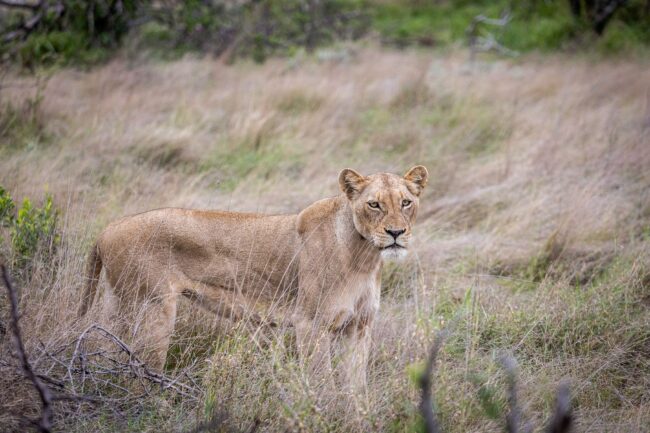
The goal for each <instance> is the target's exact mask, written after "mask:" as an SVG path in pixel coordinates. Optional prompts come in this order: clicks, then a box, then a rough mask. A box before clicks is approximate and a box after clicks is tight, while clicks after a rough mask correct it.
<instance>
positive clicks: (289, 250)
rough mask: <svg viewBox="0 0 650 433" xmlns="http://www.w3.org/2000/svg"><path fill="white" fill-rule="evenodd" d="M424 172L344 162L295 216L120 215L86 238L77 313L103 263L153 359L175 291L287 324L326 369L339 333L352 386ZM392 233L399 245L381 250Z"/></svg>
mask: <svg viewBox="0 0 650 433" xmlns="http://www.w3.org/2000/svg"><path fill="white" fill-rule="evenodd" d="M426 182H427V171H426V169H425V168H424V167H422V166H417V167H414V168H412V169H411V170H410V171H409V172H408V173H407V174H406V176H404V177H400V176H397V175H393V174H387V173H379V174H375V175H371V176H367V177H365V176H361V175H360V174H358V173H357V172H355V171H354V170H350V169H346V170H343V171H342V172H341V174H340V176H339V183H340V186H341V189H342V191H343V192H344V194H342V195H340V196H337V197H333V198H328V199H324V200H320V201H318V202H316V203H314V204H312V205H311V206H309V207H307V208H306V209H305V210H303V211H302V212H300V214H298V215H258V214H245V213H235V212H219V211H200V210H187V209H158V210H153V211H150V212H145V213H142V214H138V215H133V216H129V217H126V218H123V219H121V220H118V221H116V222H114V223H112V224H110V225H109V226H108V227H107V228H106V229H105V230H104V231H103V232H102V233H101V235H100V236H99V238H98V240H97V243H96V245H95V246H94V247H93V250H92V253H91V255H90V259H89V263H88V284H87V287H86V290H85V293H84V295H83V299H82V306H81V308H80V313H81V314H84V313H85V312H86V311H87V309H88V308H89V306H90V303H91V302H92V298H93V297H94V296H95V292H96V287H97V283H98V280H99V276H100V271H101V269H102V266H103V268H104V269H105V275H106V279H107V281H108V283H109V285H110V287H111V288H112V292H113V293H114V294H115V295H116V298H117V301H118V307H119V313H118V314H119V315H118V317H120V318H121V319H122V320H123V321H124V324H125V325H126V326H128V328H129V329H131V330H132V332H133V333H134V334H135V335H139V336H140V337H141V340H142V342H141V344H142V346H143V347H142V352H143V354H144V355H143V356H145V357H146V359H147V360H148V361H149V362H150V363H151V364H152V365H153V366H154V367H157V368H162V366H163V365H164V362H165V357H166V353H167V348H168V345H169V339H170V336H171V333H172V331H173V327H174V321H175V317H176V304H177V299H178V296H179V295H184V296H187V297H189V298H190V299H193V300H196V301H198V302H200V304H201V305H202V306H204V307H206V308H208V309H210V310H212V311H214V312H215V313H217V314H219V315H221V316H224V317H229V318H231V319H233V320H242V319H246V320H251V321H253V322H254V323H277V322H278V321H279V320H284V321H289V322H291V323H292V324H293V325H294V326H295V329H296V335H297V339H298V346H299V349H300V353H301V357H302V358H303V359H304V360H305V361H307V363H308V366H309V368H310V370H311V371H313V372H315V371H318V372H321V373H323V372H326V373H327V372H329V371H330V368H331V352H332V351H333V350H334V349H335V348H334V347H333V346H332V343H334V342H336V343H340V347H341V348H342V350H341V352H340V353H341V357H342V358H343V359H342V361H343V362H342V363H341V365H342V366H343V371H342V373H343V375H344V378H345V382H346V383H347V384H348V385H350V386H351V387H354V388H359V387H363V386H364V384H365V366H366V363H367V358H368V350H369V345H370V339H369V337H370V332H369V329H370V325H371V324H372V321H373V318H374V316H375V315H376V314H377V311H378V308H379V288H380V287H379V286H380V272H381V263H382V257H393V256H395V257H398V256H400V255H402V253H403V252H404V251H406V248H407V247H408V244H409V241H410V239H411V225H412V223H413V222H414V221H415V216H416V213H417V208H418V197H419V195H420V192H421V190H422V188H423V187H424V186H425V185H426ZM404 200H408V201H410V202H411V203H410V204H408V205H406V206H405V203H406V202H405V201H404ZM375 203H376V204H375ZM371 205H372V206H375V205H376V206H377V208H373V207H371ZM386 230H392V231H393V234H392V235H391V234H390V233H388V232H387V231H386ZM402 230H403V232H402V233H400V231H402ZM395 234H397V236H396V237H395ZM393 243H395V244H397V245H400V246H401V247H399V248H386V247H388V246H389V245H391V244H393ZM324 377H331V375H329V374H326V375H325V376H324Z"/></svg>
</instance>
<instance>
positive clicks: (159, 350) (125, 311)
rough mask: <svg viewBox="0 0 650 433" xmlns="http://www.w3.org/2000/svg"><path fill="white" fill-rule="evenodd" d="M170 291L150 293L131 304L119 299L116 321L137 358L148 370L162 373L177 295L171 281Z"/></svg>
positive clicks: (172, 326)
mask: <svg viewBox="0 0 650 433" xmlns="http://www.w3.org/2000/svg"><path fill="white" fill-rule="evenodd" d="M160 284H161V285H169V286H170V287H169V290H166V291H162V293H160V291H159V292H158V293H155V294H154V293H152V294H150V295H149V296H147V297H145V298H144V299H141V300H140V301H141V302H137V304H134V303H133V302H132V299H120V302H119V303H118V307H119V319H120V322H121V323H120V326H119V327H120V329H121V332H120V334H122V335H123V336H125V337H126V340H127V341H128V342H129V343H130V344H131V347H132V348H133V349H134V350H135V353H136V355H137V356H138V357H140V358H141V360H142V361H143V362H145V363H146V365H147V366H148V367H151V368H153V369H156V370H162V369H163V368H164V366H165V361H166V358H167V350H168V348H169V342H170V340H171V336H172V333H173V331H174V322H175V321H176V308H177V302H178V299H177V297H178V294H177V292H176V291H175V290H174V287H172V284H171V282H160Z"/></svg>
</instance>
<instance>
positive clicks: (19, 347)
mask: <svg viewBox="0 0 650 433" xmlns="http://www.w3.org/2000/svg"><path fill="white" fill-rule="evenodd" d="M0 268H1V269H2V280H3V282H4V284H5V287H6V288H7V292H8V294H9V303H10V304H11V329H12V336H13V339H14V345H15V346H16V352H17V354H18V358H19V359H20V362H21V366H22V369H23V373H24V374H25V376H26V377H27V379H29V381H30V382H32V384H33V385H34V388H35V389H36V391H37V392H38V395H39V397H40V399H41V418H40V419H39V420H38V424H37V427H38V431H40V432H42V433H49V432H51V431H52V393H51V392H50V390H49V388H48V387H46V386H45V385H44V384H43V383H42V382H41V380H40V379H39V378H38V376H37V375H36V374H35V373H34V370H33V369H32V366H31V364H30V363H29V359H28V358H27V353H26V352H25V346H24V345H23V340H22V336H21V332H20V326H19V324H18V319H19V317H20V316H19V314H18V299H17V297H16V291H15V290H14V287H13V286H12V285H11V281H10V280H9V274H8V272H7V268H6V267H5V266H4V265H0Z"/></svg>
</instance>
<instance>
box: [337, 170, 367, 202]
mask: <svg viewBox="0 0 650 433" xmlns="http://www.w3.org/2000/svg"><path fill="white" fill-rule="evenodd" d="M365 184H366V178H365V177H363V176H362V175H360V174H359V173H357V172H356V171H354V170H352V169H351V168H344V169H343V170H342V171H341V174H339V187H340V188H341V191H343V192H344V193H345V195H346V196H347V197H348V199H349V200H352V199H353V198H355V197H356V196H357V195H358V194H359V193H360V192H361V190H362V189H363V187H364V186H365Z"/></svg>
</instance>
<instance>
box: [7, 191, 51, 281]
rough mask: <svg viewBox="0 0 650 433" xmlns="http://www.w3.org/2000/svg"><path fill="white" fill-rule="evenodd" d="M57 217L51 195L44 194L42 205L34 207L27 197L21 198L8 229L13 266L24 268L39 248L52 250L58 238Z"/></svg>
mask: <svg viewBox="0 0 650 433" xmlns="http://www.w3.org/2000/svg"><path fill="white" fill-rule="evenodd" d="M57 217H58V212H57V210H56V209H55V208H54V204H53V202H52V196H50V195H47V196H46V198H45V202H44V203H43V205H42V207H35V206H34V205H33V204H32V202H31V200H29V199H28V198H25V199H24V200H23V204H22V206H21V207H20V209H18V213H17V215H16V218H15V219H14V220H13V221H12V224H11V230H10V233H11V247H12V250H13V255H14V265H15V266H17V267H19V268H24V267H25V266H26V265H27V264H28V263H29V261H30V260H31V259H32V258H34V256H35V255H36V253H37V252H39V250H44V251H45V250H46V251H47V252H49V253H51V252H52V248H54V247H56V245H57V244H58V243H59V240H60V239H59V235H58V233H57V230H56V225H57Z"/></svg>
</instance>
